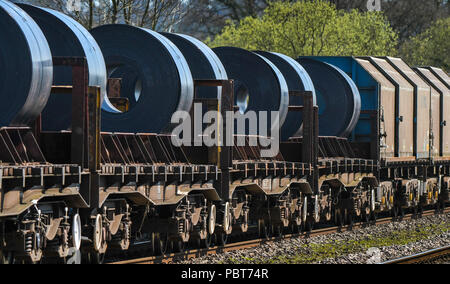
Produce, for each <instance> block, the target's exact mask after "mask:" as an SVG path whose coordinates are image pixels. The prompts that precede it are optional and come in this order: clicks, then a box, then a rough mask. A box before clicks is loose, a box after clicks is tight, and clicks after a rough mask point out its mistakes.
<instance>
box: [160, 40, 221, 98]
mask: <svg viewBox="0 0 450 284" xmlns="http://www.w3.org/2000/svg"><path fill="white" fill-rule="evenodd" d="M162 35H164V36H165V37H167V38H168V39H169V40H170V41H171V42H173V43H174V44H175V45H176V46H177V47H178V48H179V49H180V51H181V52H182V53H183V55H184V57H185V59H186V61H187V63H188V64H189V69H190V70H191V73H192V77H193V78H194V80H203V79H206V80H227V79H228V76H227V72H226V70H225V67H224V66H223V64H222V62H221V61H220V59H219V58H218V57H217V55H216V54H215V53H214V52H213V51H212V50H211V49H210V48H209V47H208V46H207V45H206V44H204V43H203V42H201V41H199V40H198V39H196V38H194V37H191V36H188V35H183V34H172V33H162ZM221 95H222V94H221V88H220V87H219V88H211V87H199V88H197V94H196V96H197V97H198V98H218V99H219V100H220V98H221Z"/></svg>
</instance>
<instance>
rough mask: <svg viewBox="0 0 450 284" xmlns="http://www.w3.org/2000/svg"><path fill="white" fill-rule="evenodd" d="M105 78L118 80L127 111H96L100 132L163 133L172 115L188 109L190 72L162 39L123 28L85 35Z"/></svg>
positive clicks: (191, 94)
mask: <svg viewBox="0 0 450 284" xmlns="http://www.w3.org/2000/svg"><path fill="white" fill-rule="evenodd" d="M91 33H92V35H93V37H94V38H95V39H96V41H97V42H98V44H99V46H100V48H101V50H102V52H103V55H104V58H105V62H106V66H107V70H108V75H109V77H110V78H120V79H122V87H121V96H122V97H125V98H128V99H129V101H130V106H131V107H130V109H129V111H128V112H124V113H117V112H109V111H103V112H102V129H103V130H104V131H120V132H132V133H137V132H154V133H161V132H167V131H169V130H170V129H171V128H172V125H171V118H172V114H173V113H175V112H176V111H186V112H188V111H189V110H190V109H191V106H192V101H193V97H194V86H193V79H192V74H191V72H190V70H189V66H188V63H187V62H186V59H185V58H184V56H183V54H182V53H181V51H180V50H179V49H178V48H177V47H176V46H175V45H174V44H173V43H172V42H171V41H170V40H168V39H167V38H166V37H164V36H163V35H161V34H159V33H157V32H154V31H151V30H148V29H143V28H138V27H132V26H128V25H105V26H101V27H97V28H94V29H93V30H92V31H91Z"/></svg>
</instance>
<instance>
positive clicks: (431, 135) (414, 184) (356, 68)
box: [300, 57, 448, 214]
mask: <svg viewBox="0 0 450 284" xmlns="http://www.w3.org/2000/svg"><path fill="white" fill-rule="evenodd" d="M308 59H312V60H317V61H322V62H326V63H328V64H331V65H334V66H335V67H337V68H340V69H342V70H343V71H344V72H345V73H346V74H348V75H349V76H350V77H351V78H352V80H353V81H354V82H355V84H356V85H357V87H358V89H359V92H360V94H361V105H362V107H361V116H360V119H359V120H358V122H357V125H356V127H355V129H354V131H353V132H352V134H351V135H350V137H349V141H350V144H351V145H352V148H353V149H354V151H355V152H356V155H357V156H358V157H365V158H369V159H374V160H376V161H379V162H378V163H379V171H378V174H379V175H378V176H377V178H378V182H379V185H380V186H379V187H378V191H377V192H376V194H375V195H376V197H375V199H376V200H377V201H379V202H380V203H378V205H377V206H379V210H381V211H383V210H391V211H392V213H393V214H397V213H398V212H400V213H402V211H403V210H404V208H413V210H414V211H421V210H422V207H423V206H424V205H427V204H436V203H440V202H442V201H440V200H441V199H440V197H438V196H439V192H441V188H444V191H445V192H447V191H446V188H447V186H446V181H444V180H447V178H446V174H445V172H444V173H443V175H441V174H440V173H439V171H440V170H439V169H440V168H441V167H442V165H443V164H445V162H443V161H445V160H447V159H448V157H446V154H445V153H442V151H441V149H442V148H441V146H440V145H436V144H435V141H436V140H435V139H436V137H440V135H441V133H442V134H443V135H445V134H444V133H445V132H443V131H445V130H446V129H445V128H443V125H444V124H445V123H443V119H442V117H440V112H439V111H438V112H435V111H433V110H434V109H436V108H439V109H442V108H443V107H445V106H444V105H443V103H442V102H441V103H439V102H437V98H436V94H435V93H432V89H431V87H430V85H429V83H427V82H426V81H425V80H423V79H422V78H420V77H419V76H418V75H417V74H416V73H414V72H413V70H412V69H411V68H410V67H409V66H407V65H406V64H405V63H404V62H403V61H401V59H395V58H389V57H387V58H386V57H385V58H370V57H359V58H357V57H308ZM300 62H301V59H300ZM428 73H430V76H431V71H430V72H428ZM434 79H435V83H436V84H439V83H442V82H441V81H440V80H438V79H437V78H434ZM440 87H441V88H444V87H445V86H444V85H443V84H441V85H440ZM443 90H444V93H445V88H444V89H443ZM412 98H414V100H413V101H414V104H411V101H412V100H411V99H412ZM444 98H445V97H444ZM402 101H405V102H404V103H403V104H405V105H407V106H409V107H410V108H405V109H404V110H402V109H401V107H400V104H401V103H402ZM443 102H444V103H445V101H443ZM414 105H416V107H414ZM319 107H320V105H319ZM442 112H443V113H445V109H442ZM401 114H405V115H408V116H409V118H407V120H408V121H410V122H412V121H414V131H410V130H411V129H410V127H405V126H402V123H403V122H402V120H403V121H404V120H405V116H403V115H401ZM435 120H439V121H440V122H439V123H438V125H440V128H438V129H437V126H436V123H434V121H435ZM402 128H403V130H402ZM406 129H410V130H408V131H407V132H411V133H415V136H414V137H415V139H414V140H410V139H404V137H405V134H404V133H403V134H402V131H403V132H405V131H406ZM417 133H421V135H420V137H418V136H417ZM408 136H409V135H406V137H408ZM409 137H411V136H409ZM405 141H410V142H411V143H406V142H405ZM413 141H415V142H414V143H412V142H413ZM439 141H443V139H442V140H439ZM419 148H420V150H417V149H419ZM405 149H407V150H408V154H407V155H405V153H406V152H404V151H405ZM414 149H416V150H414ZM402 152H403V154H402ZM412 153H415V156H412ZM429 157H431V159H429ZM442 163H443V164H442ZM401 165H407V167H406V168H403V169H402V166H401ZM408 168H409V169H408ZM420 168H422V169H420ZM444 168H445V167H444ZM405 172H409V173H406V174H405ZM443 181H444V182H443ZM395 196H396V198H395ZM402 196H403V197H402ZM442 196H443V198H445V199H446V198H447V197H446V196H447V193H445V194H443V195H442ZM444 196H445V197H444Z"/></svg>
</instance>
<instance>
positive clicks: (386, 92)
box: [356, 59, 395, 159]
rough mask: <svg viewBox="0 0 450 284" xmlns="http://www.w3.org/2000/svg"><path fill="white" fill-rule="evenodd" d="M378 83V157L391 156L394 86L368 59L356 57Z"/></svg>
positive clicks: (392, 145) (393, 134) (393, 135)
mask: <svg viewBox="0 0 450 284" xmlns="http://www.w3.org/2000/svg"><path fill="white" fill-rule="evenodd" d="M356 62H358V64H359V65H360V66H361V67H362V68H363V69H364V70H366V71H367V72H368V73H369V74H370V75H371V76H372V78H373V79H375V80H376V81H377V82H378V84H379V85H380V88H379V100H380V133H381V134H385V135H383V136H382V137H381V138H380V143H381V145H380V157H381V158H382V159H385V158H392V157H394V155H395V86H394V85H393V84H392V83H391V82H390V81H389V80H388V79H387V78H386V77H385V76H384V75H383V74H381V73H380V72H379V71H378V69H377V68H375V66H373V65H372V64H371V63H370V62H369V61H368V60H364V59H356Z"/></svg>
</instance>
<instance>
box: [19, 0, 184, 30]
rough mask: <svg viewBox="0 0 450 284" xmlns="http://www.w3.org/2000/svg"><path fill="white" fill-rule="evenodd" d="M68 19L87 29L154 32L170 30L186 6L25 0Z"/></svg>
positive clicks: (137, 0)
mask: <svg viewBox="0 0 450 284" xmlns="http://www.w3.org/2000/svg"><path fill="white" fill-rule="evenodd" d="M26 2H28V3H30V4H33V5H37V6H41V7H47V8H51V9H54V10H57V11H60V12H63V13H64V14H66V15H69V16H71V17H72V18H74V19H75V20H76V21H78V22H80V23H81V24H82V25H83V26H85V27H86V28H87V29H91V28H93V27H96V26H99V25H104V24H116V23H123V24H129V25H134V26H139V27H146V28H150V29H152V30H158V31H172V30H173V29H174V28H175V27H176V25H178V24H179V23H180V22H181V20H182V19H183V18H184V17H185V15H186V14H187V12H188V11H189V9H190V7H189V5H188V3H186V2H185V1H180V0H29V1H26Z"/></svg>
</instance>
